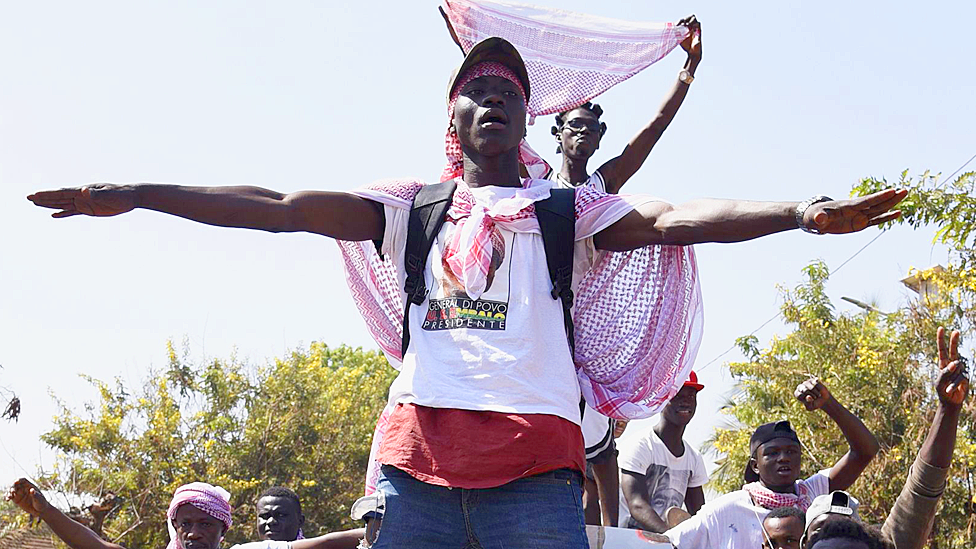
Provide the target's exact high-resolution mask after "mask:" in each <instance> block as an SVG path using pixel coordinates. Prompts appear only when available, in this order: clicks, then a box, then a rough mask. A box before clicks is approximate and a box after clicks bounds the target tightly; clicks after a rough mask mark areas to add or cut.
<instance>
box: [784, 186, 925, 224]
mask: <svg viewBox="0 0 976 549" xmlns="http://www.w3.org/2000/svg"><path fill="white" fill-rule="evenodd" d="M907 195H908V191H907V190H905V189H900V190H895V189H888V190H884V191H880V192H876V193H874V194H869V195H867V196H860V197H857V198H852V199H850V200H831V201H830V202H820V203H818V204H814V205H812V206H810V207H809V208H807V211H806V212H805V213H804V214H803V225H804V226H806V227H808V228H811V229H816V230H818V231H820V232H821V233H824V234H844V233H856V232H857V231H861V230H864V229H865V228H867V227H871V226H873V225H878V224H881V223H885V222H886V221H892V220H894V219H897V218H898V216H900V215H901V212H900V211H898V210H894V211H890V210H891V208H894V207H895V205H896V204H898V203H899V202H901V201H902V200H904V198H905V197H906V196H907Z"/></svg>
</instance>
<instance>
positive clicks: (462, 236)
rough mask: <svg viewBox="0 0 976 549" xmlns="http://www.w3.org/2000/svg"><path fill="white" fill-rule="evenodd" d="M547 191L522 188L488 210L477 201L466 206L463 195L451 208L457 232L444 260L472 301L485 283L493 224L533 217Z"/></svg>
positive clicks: (482, 290) (449, 213) (544, 189)
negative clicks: (535, 206) (537, 202)
mask: <svg viewBox="0 0 976 549" xmlns="http://www.w3.org/2000/svg"><path fill="white" fill-rule="evenodd" d="M529 181H530V182H531V181H533V180H529ZM535 181H539V180H535ZM549 189H550V186H549V185H534V186H529V187H525V188H522V189H519V190H517V191H515V196H514V197H512V198H506V199H503V200H499V201H498V202H496V203H495V204H493V205H492V206H491V207H487V206H485V205H483V204H479V203H477V202H476V201H472V202H470V203H468V204H465V203H464V202H463V196H464V195H465V194H468V193H464V192H462V193H461V194H462V197H460V198H462V199H461V200H457V201H455V203H454V204H452V207H451V209H450V211H448V216H449V217H450V218H452V219H453V220H455V221H456V222H457V229H456V230H455V231H454V236H453V238H452V239H451V241H450V242H448V243H447V247H446V249H445V250H444V259H445V261H446V262H447V265H448V267H450V269H451V271H452V272H453V273H454V276H456V277H457V278H458V280H460V281H461V283H462V284H464V290H465V293H467V294H468V296H469V297H470V298H471V299H478V298H479V297H481V294H482V293H484V291H485V286H486V285H487V283H488V269H489V268H490V266H491V257H492V252H493V251H494V249H495V247H494V246H493V245H492V235H494V234H496V232H497V231H496V230H495V225H496V223H511V222H514V221H517V220H518V218H519V216H520V215H521V216H523V217H525V218H527V217H528V216H529V215H530V214H532V213H534V211H535V209H534V207H533V206H532V205H533V204H534V203H535V202H536V201H539V200H544V199H546V198H549Z"/></svg>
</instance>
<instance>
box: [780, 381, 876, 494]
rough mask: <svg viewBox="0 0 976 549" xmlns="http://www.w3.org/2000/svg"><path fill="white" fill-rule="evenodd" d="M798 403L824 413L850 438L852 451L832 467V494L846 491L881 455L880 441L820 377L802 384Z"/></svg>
mask: <svg viewBox="0 0 976 549" xmlns="http://www.w3.org/2000/svg"><path fill="white" fill-rule="evenodd" d="M794 395H795V396H796V398H797V400H799V401H800V402H802V403H803V405H804V406H806V409H807V411H811V412H812V411H814V410H823V411H824V413H826V414H827V415H828V416H830V419H832V420H834V423H836V424H837V426H838V427H840V431H841V433H843V434H844V438H846V439H847V443H848V444H849V445H850V450H848V451H847V453H846V454H844V456H843V457H841V458H840V460H839V461H838V462H837V463H836V464H834V466H833V467H831V468H830V473H829V475H828V476H829V478H830V491H831V492H833V491H834V490H846V489H847V488H849V487H850V485H851V484H854V481H855V480H857V477H859V476H860V475H861V472H863V471H864V468H865V467H867V466H868V464H869V463H871V460H872V459H874V456H876V455H878V450H880V449H881V446H880V445H879V444H878V439H876V438H875V437H874V434H872V433H871V431H870V430H869V429H868V428H867V426H866V425H864V422H862V421H861V420H860V419H858V417H857V416H855V415H854V414H852V413H851V412H850V411H849V410H848V409H847V408H845V407H844V405H843V404H841V403H840V402H838V401H837V399H836V398H834V396H833V395H831V394H830V391H829V390H828V389H827V386H826V385H824V384H823V382H821V381H820V380H818V379H816V378H810V379H808V380H806V381H804V382H803V383H801V384H800V385H799V386H798V387H797V388H796V392H795V393H794Z"/></svg>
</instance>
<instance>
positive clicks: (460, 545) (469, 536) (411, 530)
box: [372, 465, 589, 549]
mask: <svg viewBox="0 0 976 549" xmlns="http://www.w3.org/2000/svg"><path fill="white" fill-rule="evenodd" d="M376 489H377V491H380V492H382V493H383V495H384V497H385V500H386V501H385V505H386V508H385V512H384V514H383V522H382V525H381V526H380V531H379V536H378V537H377V538H376V541H375V543H374V544H373V545H372V548H373V549H390V548H396V549H588V548H589V545H588V543H587V541H586V526H585V524H584V523H583V502H582V489H581V486H580V475H579V473H577V472H575V471H571V470H569V469H560V470H558V471H551V472H549V473H543V474H541V475H536V476H532V477H527V478H523V479H519V480H516V481H512V482H510V483H508V484H505V485H503V486H499V487H497V488H483V489H475V490H468V489H463V488H445V487H443V486H434V485H432V484H427V483H425V482H421V481H419V480H417V479H415V478H413V477H412V476H410V475H409V474H407V473H405V472H403V471H401V470H400V469H397V468H395V467H390V466H388V465H384V466H383V467H382V469H381V475H380V478H379V482H378V483H377V486H376Z"/></svg>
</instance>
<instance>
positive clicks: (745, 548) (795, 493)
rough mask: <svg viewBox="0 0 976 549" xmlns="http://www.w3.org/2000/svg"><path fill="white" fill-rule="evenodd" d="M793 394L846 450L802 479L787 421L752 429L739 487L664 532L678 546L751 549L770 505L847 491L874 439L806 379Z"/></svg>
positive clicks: (805, 504) (873, 449) (800, 503)
mask: <svg viewBox="0 0 976 549" xmlns="http://www.w3.org/2000/svg"><path fill="white" fill-rule="evenodd" d="M794 396H795V397H796V398H797V399H798V400H799V401H800V402H802V403H803V404H804V406H805V407H806V408H807V411H814V410H818V409H822V410H823V411H824V412H825V413H826V414H827V415H828V416H830V418H831V419H832V420H834V422H835V423H836V424H837V426H838V427H839V428H840V430H841V433H843V434H844V437H845V438H846V439H847V442H848V444H850V450H849V451H848V452H847V453H846V454H844V456H843V457H841V458H840V460H839V461H838V462H837V463H835V464H834V466H833V467H831V468H830V469H824V470H822V471H820V472H818V473H816V474H814V475H813V476H811V477H809V478H807V479H804V480H800V465H801V454H802V452H801V446H800V439H799V437H798V436H797V435H796V432H795V431H794V430H793V428H792V427H791V426H790V423H789V422H788V421H778V422H774V423H766V424H764V425H760V426H759V427H758V428H756V431H755V432H754V433H753V435H752V438H751V439H750V441H749V450H750V459H749V463H748V464H747V465H746V470H745V475H744V476H745V481H746V483H747V484H745V485H744V486H743V487H742V489H741V490H736V491H735V492H731V493H729V494H725V495H724V496H722V497H720V498H718V499H716V500H714V501H711V502H709V503H708V504H706V505H705V506H704V507H702V508H701V510H700V511H699V512H698V514H697V515H695V516H693V517H691V518H690V519H688V520H686V521H684V522H682V523H681V524H679V525H677V526H675V527H674V528H672V529H670V530H668V531H667V532H665V535H666V536H668V538H670V539H671V543H673V544H674V545H675V547H677V548H678V549H697V548H699V547H708V548H710V549H755V548H756V547H760V546H761V545H762V544H763V543H764V542H765V540H764V536H763V531H762V521H763V519H764V518H765V517H766V514H767V513H768V512H769V511H770V510H771V509H776V508H778V507H788V506H793V507H799V508H800V509H802V510H803V511H806V510H807V508H809V507H810V504H811V503H812V502H813V500H814V498H816V497H817V496H820V495H823V494H827V493H830V492H832V491H834V490H845V489H847V488H848V487H849V486H850V485H851V484H853V483H854V481H855V480H857V477H858V476H860V474H861V472H862V471H864V468H865V467H867V465H868V463H870V462H871V460H872V459H873V458H874V456H875V455H877V453H878V449H879V445H878V440H877V439H876V438H875V437H874V435H873V434H872V433H871V431H870V430H868V428H867V427H866V426H865V425H864V423H862V422H861V420H860V419H858V418H857V417H856V416H854V414H852V413H851V412H850V411H848V410H847V408H845V407H844V406H843V405H842V404H841V403H840V402H838V401H837V399H835V398H834V397H833V396H832V395H831V394H830V391H829V390H827V387H826V386H824V384H823V383H822V382H820V381H819V380H817V379H816V378H810V379H808V380H807V381H804V382H803V383H801V384H800V385H799V386H798V387H797V388H796V391H795V393H794Z"/></svg>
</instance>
